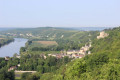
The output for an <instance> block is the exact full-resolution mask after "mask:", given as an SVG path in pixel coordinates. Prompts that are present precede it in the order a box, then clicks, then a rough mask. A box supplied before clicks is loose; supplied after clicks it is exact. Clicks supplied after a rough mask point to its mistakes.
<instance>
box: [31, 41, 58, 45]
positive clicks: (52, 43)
mask: <svg viewBox="0 0 120 80" xmlns="http://www.w3.org/2000/svg"><path fill="white" fill-rule="evenodd" d="M33 42H36V43H40V44H43V45H58V44H57V42H56V41H33Z"/></svg>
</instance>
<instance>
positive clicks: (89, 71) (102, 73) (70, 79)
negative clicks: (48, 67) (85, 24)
mask: <svg viewBox="0 0 120 80" xmlns="http://www.w3.org/2000/svg"><path fill="white" fill-rule="evenodd" d="M105 31H106V32H107V33H109V36H108V37H106V38H104V39H95V40H93V41H92V48H91V51H92V54H91V55H88V56H86V57H84V58H82V59H77V60H74V61H72V62H70V63H68V64H67V65H65V66H62V67H61V68H60V69H59V70H57V71H56V73H48V74H43V75H42V76H41V79H40V80H43V79H44V80H49V79H51V80H120V76H119V75H120V46H119V45H120V27H118V28H114V29H112V30H110V29H109V30H105Z"/></svg>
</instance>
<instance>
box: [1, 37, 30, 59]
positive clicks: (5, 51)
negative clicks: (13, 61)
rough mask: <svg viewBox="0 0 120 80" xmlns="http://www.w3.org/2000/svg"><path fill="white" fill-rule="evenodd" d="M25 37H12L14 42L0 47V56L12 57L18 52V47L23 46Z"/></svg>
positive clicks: (25, 40)
mask: <svg viewBox="0 0 120 80" xmlns="http://www.w3.org/2000/svg"><path fill="white" fill-rule="evenodd" d="M27 41H28V40H27V39H23V38H14V42H11V43H9V44H8V45H5V46H3V47H1V48H0V57H5V56H9V57H12V56H13V55H14V54H15V53H17V54H19V52H20V48H21V47H24V46H25V43H26V42H27Z"/></svg>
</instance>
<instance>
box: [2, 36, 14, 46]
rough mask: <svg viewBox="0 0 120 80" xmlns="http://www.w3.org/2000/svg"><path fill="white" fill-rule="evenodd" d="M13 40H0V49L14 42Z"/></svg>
mask: <svg viewBox="0 0 120 80" xmlns="http://www.w3.org/2000/svg"><path fill="white" fill-rule="evenodd" d="M13 41H14V39H13V38H0V47H2V46H4V45H6V44H9V43H11V42H13Z"/></svg>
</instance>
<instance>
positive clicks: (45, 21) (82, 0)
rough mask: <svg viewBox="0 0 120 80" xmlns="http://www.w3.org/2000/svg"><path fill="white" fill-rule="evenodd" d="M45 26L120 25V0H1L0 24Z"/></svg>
mask: <svg viewBox="0 0 120 80" xmlns="http://www.w3.org/2000/svg"><path fill="white" fill-rule="evenodd" d="M45 26H52V27H115V26H116V27H117V26H120V0H0V27H45Z"/></svg>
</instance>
